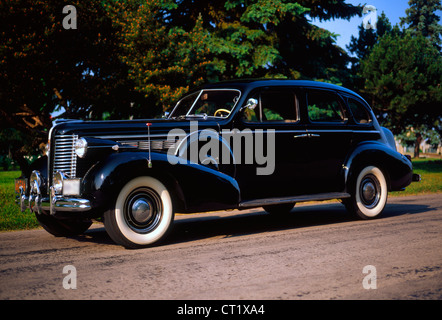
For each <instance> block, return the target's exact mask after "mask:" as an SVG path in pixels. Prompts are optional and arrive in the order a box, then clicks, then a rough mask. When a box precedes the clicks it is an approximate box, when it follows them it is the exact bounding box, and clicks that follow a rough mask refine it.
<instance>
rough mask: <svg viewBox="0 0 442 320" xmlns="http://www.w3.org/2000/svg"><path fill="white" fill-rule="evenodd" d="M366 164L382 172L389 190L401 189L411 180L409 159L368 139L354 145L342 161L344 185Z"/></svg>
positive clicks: (411, 171) (411, 173)
mask: <svg viewBox="0 0 442 320" xmlns="http://www.w3.org/2000/svg"><path fill="white" fill-rule="evenodd" d="M368 165H374V166H376V167H378V168H380V169H381V170H382V171H383V172H384V174H385V175H386V179H387V183H388V187H389V191H398V190H403V188H405V187H406V186H408V185H409V184H410V183H411V181H412V176H413V166H412V164H411V161H410V160H408V159H407V158H406V157H405V156H403V155H402V154H400V153H399V152H397V151H396V150H394V149H392V148H390V147H389V146H387V145H385V144H383V143H381V142H377V141H370V142H363V143H361V144H359V145H358V146H356V148H355V149H354V150H353V152H352V153H351V154H350V156H348V157H347V159H346V161H345V162H344V165H343V173H342V176H343V181H344V185H345V187H346V188H347V186H348V184H349V183H351V181H354V179H355V177H356V176H357V175H358V173H359V171H360V170H361V169H362V168H363V167H365V166H368Z"/></svg>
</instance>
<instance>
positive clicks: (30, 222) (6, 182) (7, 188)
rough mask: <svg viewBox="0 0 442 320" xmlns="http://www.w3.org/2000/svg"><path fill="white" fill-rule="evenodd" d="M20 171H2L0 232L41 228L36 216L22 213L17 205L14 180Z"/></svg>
mask: <svg viewBox="0 0 442 320" xmlns="http://www.w3.org/2000/svg"><path fill="white" fill-rule="evenodd" d="M18 177H20V171H0V231H5V230H21V229H32V228H36V227H38V226H39V224H38V222H37V219H35V215H34V214H33V213H31V211H29V209H27V210H26V211H25V212H21V210H20V208H19V207H18V205H17V204H16V203H15V197H16V194H15V191H14V179H15V178H18Z"/></svg>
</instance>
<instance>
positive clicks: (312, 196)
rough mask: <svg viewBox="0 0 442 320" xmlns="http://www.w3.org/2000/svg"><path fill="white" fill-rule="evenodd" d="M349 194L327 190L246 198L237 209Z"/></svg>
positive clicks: (325, 198)
mask: <svg viewBox="0 0 442 320" xmlns="http://www.w3.org/2000/svg"><path fill="white" fill-rule="evenodd" d="M350 197H351V195H350V194H349V193H346V192H329V193H317V194H310V195H302V196H295V197H284V198H266V199H257V200H247V201H242V202H240V203H239V205H238V208H239V209H248V208H253V207H262V206H270V205H277V204H286V203H295V202H306V201H323V200H331V199H345V198H350Z"/></svg>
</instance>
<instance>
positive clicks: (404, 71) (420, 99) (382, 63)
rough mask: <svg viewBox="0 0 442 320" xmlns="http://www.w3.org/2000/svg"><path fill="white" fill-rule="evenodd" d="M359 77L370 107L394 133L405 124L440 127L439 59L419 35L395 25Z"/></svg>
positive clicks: (441, 76)
mask: <svg viewBox="0 0 442 320" xmlns="http://www.w3.org/2000/svg"><path fill="white" fill-rule="evenodd" d="M361 75H362V77H363V78H364V79H365V92H367V93H369V94H370V95H371V96H372V97H373V98H374V102H375V103H374V104H373V106H372V107H374V109H375V110H376V111H377V112H378V113H379V115H380V120H381V122H382V123H383V124H384V125H386V126H388V127H389V128H390V129H391V130H392V131H393V133H394V134H399V133H401V132H403V131H404V130H405V129H406V127H407V126H409V125H412V126H413V127H415V128H417V127H419V126H421V125H423V126H425V127H427V128H433V127H434V128H439V130H440V129H441V128H442V127H441V117H440V105H441V104H442V87H441V83H442V56H441V54H440V52H439V51H438V50H437V49H436V48H435V47H434V45H433V44H432V43H431V42H430V40H429V39H427V38H426V37H424V36H423V35H420V34H417V35H414V36H413V35H412V34H411V33H408V32H405V33H404V32H401V31H400V30H399V28H398V27H397V26H395V27H394V28H393V31H392V32H390V33H387V34H385V35H384V36H382V37H380V39H379V42H378V44H376V45H375V46H374V47H373V49H372V51H371V53H370V54H369V55H368V56H367V58H366V59H365V60H363V61H362V62H361ZM416 137H418V133H416Z"/></svg>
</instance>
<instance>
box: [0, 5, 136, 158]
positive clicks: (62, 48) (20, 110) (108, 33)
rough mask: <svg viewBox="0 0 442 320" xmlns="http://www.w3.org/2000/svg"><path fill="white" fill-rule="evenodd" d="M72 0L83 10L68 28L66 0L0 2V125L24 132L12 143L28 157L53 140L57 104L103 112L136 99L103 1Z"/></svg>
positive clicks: (83, 113) (75, 112) (75, 111)
mask: <svg viewBox="0 0 442 320" xmlns="http://www.w3.org/2000/svg"><path fill="white" fill-rule="evenodd" d="M69 4H71V5H74V6H75V7H76V9H77V12H78V13H79V14H78V22H77V25H78V28H77V29H67V30H66V29H64V28H63V25H62V22H63V19H64V18H65V16H66V15H65V14H63V6H64V4H63V3H60V1H56V0H45V1H40V0H37V1H34V0H32V1H30V0H5V1H2V2H0V19H1V21H2V23H1V25H0V56H1V60H0V126H1V128H2V129H3V128H14V129H16V130H18V131H19V132H20V133H21V134H22V135H23V137H22V138H23V139H22V141H21V142H22V144H21V147H19V148H18V149H14V150H12V155H13V156H14V158H15V159H17V160H19V161H21V162H23V161H22V159H23V156H24V155H26V154H29V152H30V151H32V153H34V152H36V151H35V150H38V148H39V146H40V145H41V144H42V143H44V142H46V141H47V133H48V129H49V128H50V127H51V125H52V118H51V114H52V113H53V112H54V111H55V110H56V109H57V108H59V109H63V110H65V113H64V114H63V115H62V116H63V117H76V118H87V117H89V118H95V119H96V118H98V119H100V118H101V114H102V113H103V112H104V111H112V112H120V110H125V109H127V108H125V109H122V108H121V106H124V105H129V101H130V100H129V95H130V93H131V85H130V84H129V83H128V81H127V80H126V75H125V66H124V64H122V63H121V62H120V61H119V59H118V47H117V46H115V37H114V32H113V28H112V24H111V21H110V20H109V18H107V16H106V14H104V10H103V6H102V5H101V2H96V1H92V0H84V1H79V0H77V1H70V3H69ZM80 13H81V14H80ZM120 113H121V112H120ZM123 115H124V112H123ZM21 165H24V164H23V163H21Z"/></svg>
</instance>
